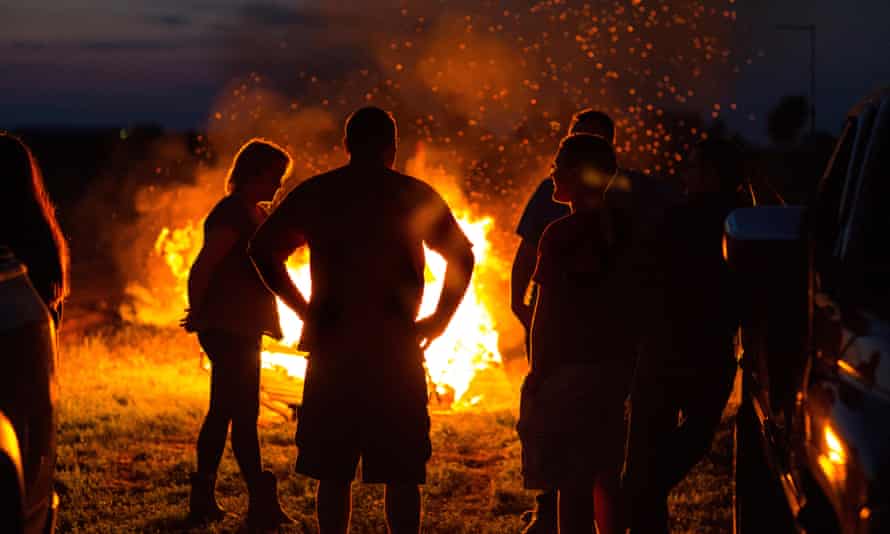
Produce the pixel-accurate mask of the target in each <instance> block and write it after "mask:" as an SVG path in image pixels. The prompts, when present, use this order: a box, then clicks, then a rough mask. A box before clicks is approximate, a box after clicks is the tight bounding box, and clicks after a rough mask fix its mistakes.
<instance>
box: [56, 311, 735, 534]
mask: <svg viewBox="0 0 890 534" xmlns="http://www.w3.org/2000/svg"><path fill="white" fill-rule="evenodd" d="M197 350H198V349H197V345H196V343H195V341H194V339H193V338H191V337H188V336H185V335H184V334H182V333H179V332H177V331H168V330H156V329H148V328H142V327H125V328H122V329H119V330H116V331H112V332H106V333H104V334H97V335H94V336H89V337H83V338H77V339H66V340H64V342H63V352H62V358H61V365H60V373H59V406H60V411H59V450H58V468H57V481H58V485H57V491H58V493H59V495H60V497H61V506H62V512H61V520H60V529H61V531H63V532H103V533H104V532H169V531H176V532H181V531H188V525H186V524H185V523H184V521H183V518H184V516H185V513H186V500H187V496H188V473H189V472H190V471H192V470H193V468H194V440H195V437H196V436H197V432H198V426H199V424H200V421H201V417H202V416H203V412H204V410H205V406H206V399H207V390H208V381H209V377H208V374H207V373H206V372H204V371H203V370H202V369H201V368H200V366H199V359H198V352H197ZM515 423H516V421H515V413H514V412H512V411H510V410H503V411H498V412H495V413H460V414H447V413H446V414H435V415H434V416H433V429H432V440H433V451H434V452H433V459H432V461H431V462H430V464H429V470H428V472H429V477H428V479H429V482H428V484H427V486H426V487H425V488H424V495H425V498H424V506H425V515H424V528H423V530H424V532H429V533H449V534H454V533H473V534H477V533H478V534H484V533H513V532H519V531H520V530H521V528H522V526H523V524H522V520H521V514H522V512H523V511H524V510H526V509H528V508H529V507H530V506H531V504H532V501H533V499H532V494H531V493H530V492H527V491H525V490H523V489H522V487H521V477H520V472H519V455H520V448H519V442H518V439H517V437H516V433H515V431H514V426H515ZM294 425H295V423H293V422H291V421H288V420H286V419H285V418H283V417H281V416H279V415H277V414H275V413H273V412H271V411H270V412H266V411H264V413H263V415H262V417H261V422H260V427H261V428H260V436H261V440H262V449H263V457H264V461H265V464H266V466H267V467H268V468H269V469H271V470H272V471H274V472H275V473H276V475H277V476H278V478H279V480H280V481H281V488H280V489H281V496H282V502H283V504H284V507H285V509H286V510H287V511H288V513H290V514H291V516H292V517H294V518H295V519H296V520H297V525H296V526H294V527H289V528H288V529H283V531H285V532H306V533H314V532H316V528H315V524H314V519H313V510H314V505H315V497H314V484H313V483H312V481H310V480H308V479H306V478H303V477H300V476H297V475H294V474H292V472H291V466H292V464H293V460H294V456H295V448H294V446H293V439H292V438H293V433H294ZM731 451H732V447H731V437H730V433H729V427H728V425H724V428H723V429H721V431H720V433H719V435H718V436H717V439H716V440H715V446H714V448H713V450H712V452H711V454H710V455H709V457H708V458H707V459H706V460H705V461H704V462H702V464H701V465H699V466H698V467H697V468H696V469H695V471H694V472H693V473H692V475H690V477H689V478H688V479H687V481H685V482H684V483H683V484H682V485H681V487H679V488H678V489H677V490H676V491H675V492H674V494H672V496H671V499H670V504H671V513H672V517H673V525H672V526H673V530H674V531H676V532H725V531H727V530H728V528H729V525H730V518H731V514H730V504H731V485H730V478H729V474H730V463H731ZM217 494H218V497H219V500H220V502H221V504H222V505H223V506H224V507H225V508H226V509H228V510H229V511H232V512H236V513H237V514H238V515H234V516H232V517H231V518H229V519H227V520H225V521H223V522H221V523H217V524H215V525H213V526H212V527H210V528H209V529H208V528H203V529H199V530H195V532H206V531H212V532H234V531H237V530H238V529H239V525H240V522H241V519H240V518H239V516H243V514H244V512H245V510H246V507H247V500H246V490H245V486H244V484H243V482H242V480H241V478H240V476H239V475H238V471H237V466H236V465H235V461H234V458H233V457H232V455H231V451H230V450H227V451H226V455H225V457H224V458H223V463H222V467H221V472H220V475H219V483H218V488H217ZM382 498H383V492H382V488H380V487H376V486H363V485H360V484H356V485H355V486H354V512H353V528H352V532H354V533H377V532H381V533H382V532H385V528H384V525H383V522H382V507H383V506H382V504H383V500H382Z"/></svg>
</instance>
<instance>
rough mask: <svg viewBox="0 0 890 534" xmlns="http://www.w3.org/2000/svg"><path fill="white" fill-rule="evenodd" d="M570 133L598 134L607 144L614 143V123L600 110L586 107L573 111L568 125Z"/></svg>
mask: <svg viewBox="0 0 890 534" xmlns="http://www.w3.org/2000/svg"><path fill="white" fill-rule="evenodd" d="M571 134H590V135H598V136H600V137H602V138H603V139H605V140H606V141H608V142H609V144H614V143H615V123H614V122H613V121H612V118H611V117H609V116H608V115H606V114H605V113H603V112H602V111H596V110H594V109H590V108H588V109H584V110H581V111H579V112H578V113H575V115H574V116H573V117H572V123H571V124H570V125H569V135H571Z"/></svg>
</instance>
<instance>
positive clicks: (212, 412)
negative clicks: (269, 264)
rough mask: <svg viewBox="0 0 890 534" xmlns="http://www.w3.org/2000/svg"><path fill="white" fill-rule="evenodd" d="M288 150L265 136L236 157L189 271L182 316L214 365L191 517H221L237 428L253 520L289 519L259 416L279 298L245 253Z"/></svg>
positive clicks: (264, 524) (257, 525)
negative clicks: (264, 353) (223, 471)
mask: <svg viewBox="0 0 890 534" xmlns="http://www.w3.org/2000/svg"><path fill="white" fill-rule="evenodd" d="M290 167H291V159H290V156H288V155H287V153H285V152H284V151H283V150H282V149H280V148H278V147H277V146H275V145H273V144H271V143H268V142H266V141H261V140H253V141H250V142H249V143H247V144H246V145H244V146H243V147H242V148H241V150H240V151H239V152H238V155H237V156H235V160H234V163H233V164H232V168H231V170H230V171H229V177H228V180H227V183H226V193H227V195H226V196H225V197H224V198H223V199H222V200H220V201H219V203H217V204H216V206H214V208H213V209H212V210H211V212H210V214H209V215H208V216H207V219H206V220H205V221H204V245H203V246H202V248H201V252H200V253H199V254H198V257H197V258H196V259H195V263H194V264H193V265H192V269H191V272H190V273H189V281H188V294H189V305H190V306H191V309H190V310H189V312H188V315H187V317H186V318H185V319H184V320H183V326H184V327H185V328H186V330H188V331H193V332H197V333H198V341H200V343H201V347H202V348H203V349H204V352H206V353H207V357H208V358H209V359H210V363H211V377H210V408H209V409H208V410H207V416H206V417H205V418H204V423H203V425H202V426H201V432H200V434H199V435H198V447H197V448H198V469H197V472H195V473H193V474H192V477H191V482H192V489H191V495H190V497H189V517H190V519H192V520H194V521H207V520H218V519H221V518H222V517H223V516H224V515H225V513H224V511H223V510H222V509H221V508H220V507H219V505H217V503H216V498H215V496H214V487H215V483H216V473H217V470H218V468H219V462H220V459H221V458H222V454H223V450H224V448H225V445H226V436H227V434H228V431H229V424H230V423H231V425H232V451H233V452H234V453H235V459H236V460H237V462H238V467H239V469H240V470H241V475H242V476H243V477H244V480H245V482H246V483H247V489H248V492H249V494H250V500H249V505H248V511H247V525H248V527H249V528H251V529H257V530H259V529H263V528H270V527H276V526H278V525H279V524H284V523H289V522H290V518H288V517H287V515H286V514H285V513H284V512H283V511H282V510H281V507H280V505H279V503H278V495H277V489H276V481H275V476H274V475H273V474H272V473H271V472H270V471H263V467H262V460H261V456H260V444H259V438H258V436H257V418H258V416H259V408H260V398H259V397H260V350H261V344H260V343H261V338H262V336H263V335H267V336H270V337H273V338H276V339H280V338H281V327H280V326H279V320H278V310H277V308H276V303H275V296H274V295H273V294H272V292H270V291H269V290H268V288H266V286H265V285H264V284H263V281H262V280H261V279H260V277H259V274H257V272H256V269H255V268H254V266H253V263H251V261H250V258H249V257H248V255H247V245H248V241H249V240H250V238H251V237H252V236H253V234H254V232H255V231H256V229H257V228H258V227H259V225H260V224H261V223H262V222H263V221H264V220H265V219H266V212H265V211H264V210H263V208H261V207H260V206H259V205H258V204H259V203H260V202H267V201H270V200H272V197H273V195H274V194H275V191H276V190H277V189H278V187H279V186H280V185H281V180H282V178H283V177H284V176H286V175H287V173H288V172H289V171H290Z"/></svg>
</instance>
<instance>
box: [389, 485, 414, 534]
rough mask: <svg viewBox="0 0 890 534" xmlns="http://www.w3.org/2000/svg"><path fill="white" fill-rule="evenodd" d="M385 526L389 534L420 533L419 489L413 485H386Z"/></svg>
mask: <svg viewBox="0 0 890 534" xmlns="http://www.w3.org/2000/svg"><path fill="white" fill-rule="evenodd" d="M385 508H386V526H387V529H388V530H389V533H390V534H418V532H420V515H421V504H420V487H419V486H417V485H414V484H387V485H386V498H385Z"/></svg>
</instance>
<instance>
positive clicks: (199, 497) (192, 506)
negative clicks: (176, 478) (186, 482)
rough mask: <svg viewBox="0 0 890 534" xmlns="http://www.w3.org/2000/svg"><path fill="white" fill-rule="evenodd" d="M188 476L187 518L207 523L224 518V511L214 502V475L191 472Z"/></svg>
mask: <svg viewBox="0 0 890 534" xmlns="http://www.w3.org/2000/svg"><path fill="white" fill-rule="evenodd" d="M189 478H190V480H191V483H192V489H191V492H190V493H189V515H188V520H189V521H190V522H193V523H209V522H213V521H219V520H221V519H222V518H224V517H225V516H226V511H225V510H223V509H222V508H221V507H220V506H219V504H217V502H216V475H204V474H201V473H192V474H191V475H190V476H189Z"/></svg>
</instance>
